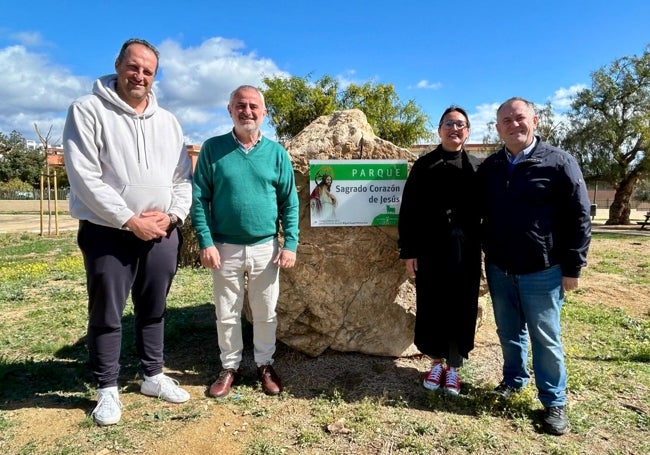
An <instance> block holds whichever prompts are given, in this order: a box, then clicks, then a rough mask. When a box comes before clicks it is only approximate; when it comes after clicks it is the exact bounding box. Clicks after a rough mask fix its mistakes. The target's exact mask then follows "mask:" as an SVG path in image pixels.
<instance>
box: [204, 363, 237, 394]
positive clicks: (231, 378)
mask: <svg viewBox="0 0 650 455" xmlns="http://www.w3.org/2000/svg"><path fill="white" fill-rule="evenodd" d="M237 379H239V371H238V370H235V369H234V368H228V369H225V370H221V373H219V377H218V378H217V380H216V381H214V383H213V384H212V385H211V386H210V390H208V395H210V396H211V397H215V398H222V397H225V396H226V395H228V393H229V392H230V388H231V387H232V384H233V382H235V381H236V380H237Z"/></svg>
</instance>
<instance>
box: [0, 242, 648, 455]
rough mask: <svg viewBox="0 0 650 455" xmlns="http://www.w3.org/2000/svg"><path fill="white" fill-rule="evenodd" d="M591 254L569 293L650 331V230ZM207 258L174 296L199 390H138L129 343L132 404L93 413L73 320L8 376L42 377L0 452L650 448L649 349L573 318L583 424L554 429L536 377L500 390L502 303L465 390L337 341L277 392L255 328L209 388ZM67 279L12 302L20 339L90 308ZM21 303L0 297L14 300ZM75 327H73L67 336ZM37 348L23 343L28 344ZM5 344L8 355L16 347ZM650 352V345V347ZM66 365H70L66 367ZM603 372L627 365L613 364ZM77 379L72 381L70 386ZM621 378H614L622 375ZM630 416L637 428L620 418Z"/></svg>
mask: <svg viewBox="0 0 650 455" xmlns="http://www.w3.org/2000/svg"><path fill="white" fill-rule="evenodd" d="M590 260H591V264H590V267H588V268H587V269H586V270H585V273H584V275H583V278H582V280H581V289H580V290H579V291H578V292H577V293H576V294H575V295H573V296H572V297H571V298H570V299H568V305H569V306H572V307H575V308H576V311H578V310H579V309H580V308H584V307H587V308H588V307H590V306H593V308H594V311H596V309H598V310H597V311H599V312H600V313H598V314H603V317H604V318H609V319H612V318H616V317H617V316H616V315H617V314H618V313H614V315H613V316H612V315H609V313H607V311H608V310H607V308H616V309H620V311H621V312H622V313H623V315H624V316H625V318H627V319H625V321H627V322H626V323H627V324H629V325H630V328H629V330H630V331H633V330H635V329H634V327H635V325H634V324H637V325H640V326H642V327H645V329H643V330H648V329H647V326H648V321H649V320H650V313H649V311H650V308H649V302H650V298H649V297H648V296H649V295H650V276H649V275H650V238H647V237H623V236H618V237H616V238H613V237H611V236H603V235H595V238H594V242H593V246H592V252H591V255H590ZM202 272H203V271H198V272H197V271H195V272H192V273H189V272H188V273H187V274H185V272H182V273H181V275H179V277H178V280H177V282H176V283H175V285H174V286H173V289H172V293H171V295H170V314H169V318H168V332H167V333H168V340H167V352H168V354H167V358H166V363H167V367H168V368H169V370H168V374H170V375H171V376H174V377H176V378H177V379H179V380H180V381H181V383H182V384H183V385H184V386H185V387H186V388H187V389H188V390H189V392H190V393H191V395H192V399H191V400H190V401H189V402H188V403H186V404H182V405H172V404H169V403H165V402H162V401H159V400H155V399H151V398H148V397H144V396H142V395H140V394H139V393H138V390H139V378H138V376H137V365H135V364H134V361H133V359H132V358H129V357H128V355H130V354H132V351H128V350H127V351H126V352H125V353H123V356H125V357H126V359H125V361H124V363H125V365H124V367H123V374H122V378H121V384H122V385H123V389H122V394H121V397H122V401H123V404H124V409H123V419H122V421H121V422H120V424H118V425H116V426H112V427H107V428H99V427H97V426H95V425H94V424H93V422H92V421H91V420H90V419H89V418H88V417H87V415H88V413H89V411H91V409H92V406H93V405H94V401H93V400H94V390H93V389H92V387H91V386H90V385H89V384H90V378H89V376H88V374H87V373H85V372H84V371H85V370H84V368H83V366H84V365H83V363H84V362H85V357H84V356H85V353H84V350H83V323H82V322H80V321H79V320H78V319H76V320H74V322H72V326H73V327H71V328H70V329H69V330H72V331H73V332H74V337H75V338H74V339H73V340H71V341H69V342H67V345H68V346H67V347H66V348H64V349H62V350H59V351H58V353H57V356H54V357H53V358H52V357H50V358H48V357H47V356H45V357H44V358H38V356H37V355H36V356H34V357H33V358H32V360H30V359H29V358H21V359H20V362H21V363H22V365H23V366H24V368H25V371H23V372H20V371H19V372H16V371H14V370H12V372H11V373H9V374H6V375H4V376H2V377H0V379H2V381H3V383H4V385H5V386H7V390H20V383H19V382H20V381H31V382H30V386H29V388H28V391H26V392H24V393H22V394H21V393H20V392H19V393H18V394H17V395H16V394H14V395H11V396H9V397H7V396H6V395H5V396H3V397H2V402H1V403H0V451H1V452H2V453H7V454H86V453H93V454H101V455H108V454H114V453H115V454H117V453H141V454H178V453H183V454H185V453H186V454H208V453H210V454H212V453H223V454H240V453H241V454H244V453H249V454H280V453H285V454H294V453H295V454H351V453H354V454H398V453H399V454H402V453H413V454H431V453H483V454H496V453H520V454H524V453H525V454H529V453H554V454H570V453H571V454H572V453H585V454H587V453H589V454H596V453H611V454H615V453H616V454H619V453H622V454H625V453H630V454H631V453H640V450H641V451H642V450H644V449H650V437H649V436H648V434H650V433H649V432H648V431H649V430H650V402H649V400H650V398H648V397H649V396H650V368H649V367H648V358H645V359H643V358H642V359H640V360H637V361H634V359H629V360H626V359H622V360H621V359H618V360H614V359H612V358H611V357H608V356H610V355H613V353H614V352H616V351H615V349H614V348H612V347H611V346H610V344H609V343H610V342H611V340H609V339H608V338H603V339H599V338H598V337H597V336H595V335H597V334H592V339H589V343H593V344H595V346H596V351H595V352H596V354H592V353H591V351H584V349H586V347H585V346H582V343H583V342H585V340H586V339H587V338H588V337H586V336H585V337H583V338H576V337H574V336H572V332H573V331H575V332H576V333H578V331H581V330H584V327H583V326H582V325H580V323H579V322H578V321H576V323H575V328H574V326H573V325H572V326H569V327H565V339H566V345H565V349H566V350H567V352H568V353H569V354H568V363H569V366H570V368H572V370H571V369H570V371H569V373H570V382H569V385H570V387H572V390H570V391H569V400H570V410H569V416H570V418H571V421H572V431H571V432H570V433H569V434H567V435H565V436H563V437H560V438H558V437H552V436H548V435H545V434H543V433H542V432H540V431H539V426H538V418H539V411H540V405H539V403H538V402H537V401H536V398H535V396H534V391H533V390H532V389H533V388H532V387H528V388H527V390H526V391H525V393H524V394H522V396H521V397H519V398H517V399H516V400H515V401H514V402H508V403H504V402H501V401H498V400H496V399H495V398H494V397H493V396H492V395H491V394H489V390H490V389H491V388H492V387H493V386H494V385H495V384H496V383H497V382H498V381H499V379H500V368H501V353H500V348H499V345H498V341H497V339H496V334H495V330H494V323H493V320H492V314H491V311H490V307H489V305H488V306H487V307H486V309H487V311H486V315H485V322H484V324H483V326H482V327H480V329H479V331H478V333H477V343H476V348H475V349H474V351H473V352H472V353H471V358H470V361H469V362H468V364H467V365H466V367H465V368H464V369H463V372H462V377H463V379H464V382H463V390H462V394H461V396H459V397H448V396H445V395H442V394H439V393H433V392H428V391H425V390H424V389H423V388H422V386H421V380H422V375H423V374H424V372H425V371H426V370H427V368H428V367H429V361H428V359H426V358H424V357H422V356H416V357H411V358H385V357H375V356H366V355H360V354H354V353H337V352H332V351H328V352H326V353H325V354H323V355H321V356H319V357H317V358H310V357H307V356H305V355H302V354H300V353H297V352H295V351H292V350H290V349H288V348H287V347H285V346H283V345H281V344H280V345H279V347H278V352H277V355H276V367H277V370H278V372H279V373H280V374H281V376H282V378H283V381H284V384H285V391H284V392H283V393H282V394H281V395H280V396H279V397H267V396H265V395H264V394H263V393H262V392H261V390H260V388H259V385H258V384H257V382H256V380H255V376H254V366H253V365H252V360H251V358H252V352H251V351H252V347H251V341H250V334H248V338H247V350H246V352H245V354H244V359H245V364H244V365H243V367H244V369H245V375H244V378H243V381H242V383H240V384H238V385H237V386H236V387H235V389H234V390H233V392H231V394H230V395H229V396H228V397H227V398H225V399H222V400H215V399H212V398H209V397H207V396H206V389H207V386H208V385H209V384H210V383H211V381H213V380H214V378H215V377H216V375H217V373H218V371H219V361H218V351H217V343H216V331H215V329H214V315H213V311H212V307H211V305H210V303H209V294H210V290H209V282H210V281H209V277H208V275H207V273H202ZM67 285H69V286H70V288H71V289H73V290H74V295H75V296H76V297H74V296H73V297H72V298H71V299H72V300H73V301H72V302H70V301H66V302H67V303H66V304H65V305H64V308H65V309H64V310H61V309H59V310H57V307H56V306H50V305H49V304H48V301H47V299H46V298H45V296H47V295H48V293H50V292H61V291H60V289H58V288H60V287H61V285H60V283H56V286H49V287H48V286H47V283H40V284H38V283H35V284H34V285H33V286H32V288H31V289H30V290H29V292H28V298H27V301H28V302H29V304H28V305H27V307H25V308H23V310H24V311H22V312H18V311H17V309H16V308H14V309H13V312H12V314H13V315H14V316H12V320H11V321H7V320H4V319H3V321H2V324H1V325H0V327H1V328H2V330H6V329H7V327H11V330H12V331H14V333H13V339H15V338H16V337H18V338H20V337H21V329H19V328H17V327H20V326H21V325H23V326H24V325H26V324H30V323H31V322H30V321H31V319H30V317H32V318H33V313H34V312H38V311H39V307H45V308H46V311H47V312H52V313H51V314H55V313H54V312H56V311H64V312H78V313H79V314H82V315H83V313H84V309H85V303H84V298H83V289H82V288H81V290H80V289H79V288H78V286H79V280H78V279H77V280H76V281H74V280H73V281H70V282H68V283H67ZM40 286H44V287H43V288H41V287H40ZM45 288H47V290H45ZM52 289H55V290H54V291H53V290H52ZM39 296H40V297H39ZM79 296H81V297H79ZM75 299H77V301H75ZM66 305H67V306H66ZM8 306H9V304H8V303H0V310H1V311H3V314H5V315H6V314H7V313H4V311H5V310H7V309H8V308H5V307H8ZM76 307H78V308H76ZM27 308H28V311H27ZM599 308H600V309H599ZM602 308H605V309H604V310H601V309H602ZM617 311H618V310H617ZM3 318H4V316H3ZM82 319H83V318H82ZM57 320H58V319H57ZM572 324H573V322H572ZM617 330H618V328H617ZM63 332H65V331H62V335H61V336H62V337H63V338H65V337H66V336H68V335H66V334H65V333H63ZM623 333H627V332H623ZM630 333H631V332H630ZM645 333H647V332H645ZM632 335H633V334H631V335H630V336H632ZM648 342H649V341H647V340H646V346H647V343H648ZM16 343H17V345H18V346H19V345H20V342H19V341H17V342H16ZM599 343H600V344H602V349H601V350H602V355H603V358H604V359H605V360H606V359H609V360H607V363H604V362H603V359H599V358H598V357H599V355H600V354H598V346H599ZM64 344H65V343H64ZM127 345H128V343H127ZM32 348H33V347H29V346H24V347H23V349H25V352H29V351H30V349H32ZM0 349H2V350H0V353H1V355H2V356H3V357H5V360H6V359H7V354H8V352H7V351H6V350H5V349H3V348H1V347H0ZM61 351H65V353H67V355H63V354H62V353H61ZM645 352H646V353H648V355H650V351H645ZM10 357H11V358H12V359H14V357H13V355H12V356H10ZM16 360H17V359H16ZM33 361H35V362H36V363H37V364H38V365H37V366H36V367H35V366H34V364H33V363H32V362H33ZM616 365H623V367H624V368H625V371H626V373H625V376H626V378H625V379H623V378H619V381H625V382H624V384H625V387H626V389H625V390H624V391H621V390H618V391H617V390H611V393H610V392H609V391H607V390H608V389H606V388H601V387H605V386H606V384H605V386H604V385H603V384H598V373H597V372H598V371H605V372H609V371H611V370H609V368H610V367H616ZM608 374H609V373H608ZM66 375H68V376H72V377H68V379H66V380H64V379H63V378H64V377H65V376H66ZM630 375H631V377H630ZM635 375H637V376H636V377H635ZM52 376H56V378H55V379H56V380H55V381H54V382H52V381H50V380H49V379H48V378H50V377H52ZM77 376H79V377H77ZM591 376H593V377H591ZM5 381H6V382H5ZM592 381H594V382H592ZM603 381H616V379H611V378H609V377H607V378H605V377H603ZM25 384H27V382H25ZM69 384H72V386H70V387H66V386H67V385H69ZM612 384H614V387H617V386H616V384H617V383H616V382H612ZM619 384H623V382H619ZM3 389H4V387H3ZM619 420H620V422H621V423H620V425H623V424H624V425H625V427H624V428H620V427H619V423H617V422H618V421H619ZM635 422H636V424H635Z"/></svg>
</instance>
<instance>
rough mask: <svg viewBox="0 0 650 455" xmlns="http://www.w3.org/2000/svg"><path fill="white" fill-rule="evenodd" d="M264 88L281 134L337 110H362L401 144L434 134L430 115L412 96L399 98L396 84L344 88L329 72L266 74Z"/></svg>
mask: <svg viewBox="0 0 650 455" xmlns="http://www.w3.org/2000/svg"><path fill="white" fill-rule="evenodd" d="M262 81H263V82H264V84H265V85H266V88H264V89H263V90H262V92H263V93H264V98H265V101H266V106H267V109H268V117H269V123H270V124H271V126H273V127H275V131H276V135H277V137H278V139H279V140H280V141H281V142H283V141H286V140H288V139H291V138H292V137H293V136H295V135H296V134H298V133H299V132H300V131H302V130H303V129H304V128H305V127H306V126H308V125H309V124H310V123H311V122H313V121H314V120H316V119H317V118H318V117H320V116H322V115H329V114H332V113H333V112H334V111H339V110H346V109H359V110H361V111H363V113H364V114H365V115H366V118H367V119H368V123H369V124H370V126H372V128H373V130H374V132H375V134H376V135H377V136H379V137H380V138H382V139H385V140H387V141H389V142H392V143H393V144H395V145H399V146H401V147H410V146H411V145H413V144H415V143H417V142H421V141H429V140H431V139H433V138H434V137H435V132H434V131H433V130H431V129H430V121H429V117H428V116H427V115H426V114H425V113H424V112H422V110H421V109H420V108H419V107H418V106H417V105H416V104H415V101H413V100H409V101H407V102H406V103H401V102H400V100H399V97H398V96H397V93H396V92H395V88H394V86H393V85H392V84H373V83H371V82H366V83H364V84H362V85H356V84H350V85H348V86H347V87H345V88H344V89H341V88H340V86H339V83H338V82H337V81H336V80H335V79H334V78H332V77H331V76H327V75H325V76H323V77H322V78H321V79H319V80H317V81H315V82H314V83H310V81H309V76H306V77H297V76H292V77H288V78H286V77H265V78H263V79H262Z"/></svg>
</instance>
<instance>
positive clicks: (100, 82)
mask: <svg viewBox="0 0 650 455" xmlns="http://www.w3.org/2000/svg"><path fill="white" fill-rule="evenodd" d="M158 58H159V54H158V51H157V50H156V48H155V47H153V46H152V45H151V44H149V43H148V42H147V41H145V40H141V39H129V40H127V41H126V42H125V43H124V45H123V46H122V48H121V50H120V53H119V55H118V57H117V59H116V60H115V72H116V74H111V75H107V76H103V77H101V78H99V79H97V80H96V81H95V83H94V85H93V91H92V94H91V95H87V96H83V97H81V98H79V99H78V100H76V101H75V102H73V103H72V105H71V106H70V108H69V110H68V115H67V119H66V123H65V128H64V130H63V147H64V159H65V166H66V171H67V174H68V179H69V181H70V214H71V215H72V216H73V217H74V218H77V219H79V220H80V221H79V232H78V235H77V241H78V244H79V248H80V249H81V252H82V254H83V258H84V264H85V267H86V284H87V289H88V314H89V317H88V333H87V343H88V353H89V361H90V368H91V370H92V374H93V376H94V378H95V380H96V381H97V384H98V391H97V406H96V407H95V409H94V410H93V412H92V416H93V418H94V419H95V421H96V422H97V423H98V424H99V425H112V424H115V423H117V422H119V420H120V419H121V417H122V411H121V408H122V404H121V402H120V399H119V395H118V376H119V371H120V364H119V359H120V346H121V341H122V315H123V312H124V308H125V306H126V301H127V298H128V296H129V293H131V298H132V300H133V312H134V319H135V339H136V341H135V343H136V350H137V353H138V355H139V357H140V363H141V367H142V370H143V373H144V374H143V376H144V381H143V382H142V385H141V388H140V391H141V392H142V393H143V394H145V395H150V396H155V397H159V398H162V399H164V400H166V401H169V402H172V403H183V402H185V401H187V400H188V399H189V398H190V395H189V394H188V393H187V391H185V390H183V389H181V388H180V387H179V386H178V382H177V381H176V380H174V379H172V378H170V377H168V376H166V375H165V374H163V347H164V346H163V345H164V322H165V310H166V302H167V293H168V292H169V288H170V286H171V283H172V279H173V277H174V275H175V274H176V271H177V267H178V256H179V249H180V245H181V242H182V240H181V238H180V230H179V229H177V227H178V226H180V225H181V224H182V222H183V220H184V219H185V218H186V217H187V215H188V213H189V210H190V205H191V202H192V182H191V172H192V166H191V163H190V160H189V156H188V155H187V152H186V149H185V144H184V141H183V133H182V130H181V127H180V125H179V123H178V121H177V120H176V118H175V117H174V116H173V115H172V114H171V113H170V112H168V111H166V110H164V109H162V108H160V107H159V106H158V103H157V101H156V97H155V95H154V93H153V92H152V91H151V88H152V86H153V80H154V77H155V75H156V72H157V70H158Z"/></svg>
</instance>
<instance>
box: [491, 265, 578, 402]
mask: <svg viewBox="0 0 650 455" xmlns="http://www.w3.org/2000/svg"><path fill="white" fill-rule="evenodd" d="M485 275H486V278H487V283H488V287H489V289H490V297H491V298H492V305H493V308H494V319H495V322H496V325H497V334H498V335H499V341H500V342H501V350H502V352H503V379H504V380H505V382H506V384H508V385H509V386H512V387H523V386H525V385H526V384H527V383H528V381H529V379H530V374H529V372H528V337H529V336H530V341H531V347H532V354H533V372H534V373H535V385H536V386H537V390H538V397H539V400H540V401H541V402H542V405H544V406H545V407H552V406H561V405H564V404H565V403H566V382H567V375H566V367H565V365H564V352H563V349H562V340H561V327H560V313H561V311H562V304H563V303H564V291H563V289H562V271H561V269H560V267H559V266H555V267H551V268H548V269H546V270H542V271H541V272H535V273H529V274H525V275H509V274H505V273H504V272H503V271H502V270H501V269H500V268H499V267H496V266H495V265H493V264H486V266H485Z"/></svg>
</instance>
